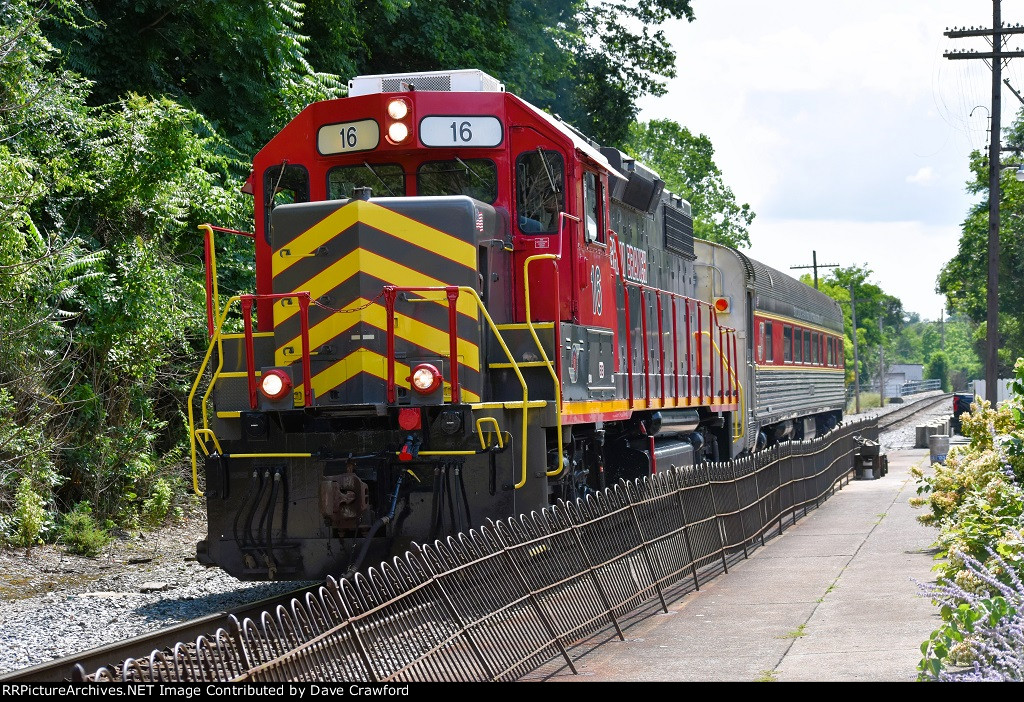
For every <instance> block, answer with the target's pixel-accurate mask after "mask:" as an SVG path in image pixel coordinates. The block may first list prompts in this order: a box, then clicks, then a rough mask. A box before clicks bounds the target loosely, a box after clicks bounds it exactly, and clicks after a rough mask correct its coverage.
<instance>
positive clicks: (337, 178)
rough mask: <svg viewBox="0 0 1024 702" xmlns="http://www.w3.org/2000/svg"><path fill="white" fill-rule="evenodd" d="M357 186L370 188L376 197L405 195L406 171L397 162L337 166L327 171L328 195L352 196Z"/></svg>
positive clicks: (334, 198) (335, 197) (340, 197)
mask: <svg viewBox="0 0 1024 702" xmlns="http://www.w3.org/2000/svg"><path fill="white" fill-rule="evenodd" d="M355 188H370V191H371V192H372V193H373V195H374V196H376V197H396V196H400V195H405V172H404V171H403V170H402V167H401V166H400V165H399V164H397V163H374V164H370V163H361V164H359V165H358V166H336V167H334V168H332V169H331V170H330V171H329V172H328V173H327V197H328V198H329V199H331V200H339V199H342V198H347V197H352V191H353V189H355Z"/></svg>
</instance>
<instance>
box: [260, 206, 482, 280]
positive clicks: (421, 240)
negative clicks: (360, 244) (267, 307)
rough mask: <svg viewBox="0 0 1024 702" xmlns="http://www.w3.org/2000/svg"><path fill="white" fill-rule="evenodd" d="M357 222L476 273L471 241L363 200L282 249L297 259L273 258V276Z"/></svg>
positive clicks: (316, 226) (329, 217) (311, 228)
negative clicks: (290, 252)
mask: <svg viewBox="0 0 1024 702" xmlns="http://www.w3.org/2000/svg"><path fill="white" fill-rule="evenodd" d="M357 222H362V223H364V224H367V225H369V226H371V227H374V228H376V229H379V230H381V231H382V232H385V233H387V234H388V235H390V236H393V237H395V238H397V239H400V240H402V241H404V242H406V243H408V244H411V245H413V246H415V247H417V248H421V249H425V250H426V251H429V252H430V253H432V254H434V255H437V256H441V257H443V258H446V259H448V260H449V261H451V262H452V263H455V264H457V265H459V266H464V267H466V268H469V269H470V270H472V269H473V265H472V264H467V261H469V262H473V263H475V261H476V250H475V247H474V246H473V244H471V243H470V242H468V241H463V240H462V239H460V238H458V237H455V236H452V235H451V234H447V233H445V232H443V231H441V230H439V229H435V228H433V227H431V226H429V225H426V224H424V223H422V222H419V221H417V220H415V219H411V218H409V217H406V216H405V215H402V214H399V213H397V212H395V211H393V210H389V209H387V208H386V207H382V206H381V205H377V204H375V203H372V202H365V201H363V200H353V201H352V202H349V203H348V204H347V205H344V206H342V207H340V208H339V209H337V210H336V211H334V212H333V213H331V214H330V215H328V216H327V217H325V218H324V219H322V220H320V222H318V223H317V224H315V225H313V226H312V227H310V228H309V229H307V230H306V231H305V232H303V233H301V234H299V235H298V236H297V237H295V238H294V239H292V240H291V241H290V242H288V243H287V244H285V245H284V246H283V247H282V248H287V249H290V250H291V251H292V252H293V253H294V254H296V255H293V256H280V255H278V252H279V251H280V249H279V250H278V251H275V252H274V256H273V275H274V276H277V275H278V274H279V273H282V272H284V271H286V270H288V269H289V268H291V267H292V266H293V265H295V264H296V263H298V262H299V261H301V260H302V257H301V254H305V253H309V252H310V251H315V250H316V249H318V248H319V247H321V246H323V245H324V244H326V243H327V242H328V241H330V240H331V239H333V238H334V237H336V236H337V235H338V234H339V233H341V232H343V231H344V230H346V229H348V228H349V227H351V226H352V225H354V224H356V223H357Z"/></svg>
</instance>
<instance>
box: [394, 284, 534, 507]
mask: <svg viewBox="0 0 1024 702" xmlns="http://www.w3.org/2000/svg"><path fill="white" fill-rule="evenodd" d="M397 288H398V290H403V291H411V292H416V293H418V294H419V295H421V296H423V299H430V298H427V297H426V296H424V295H423V293H425V292H427V293H429V292H445V293H446V290H447V289H446V288H434V287H430V288H415V287H414V288H407V287H405V286H397ZM458 290H459V292H460V293H468V294H469V295H471V296H472V298H473V300H474V301H475V302H476V306H477V309H478V310H479V312H480V314H481V315H482V316H483V318H484V320H485V321H486V322H487V326H488V328H489V329H490V330H491V333H492V334H494V338H495V340H496V341H497V342H498V344H499V345H500V346H501V350H502V351H503V352H504V354H505V358H507V359H508V361H509V363H508V367H509V368H511V369H512V370H513V371H514V372H515V374H516V378H518V380H519V384H520V385H521V386H522V388H523V399H522V401H520V402H514V401H513V402H499V403H493V402H475V403H469V407H470V408H471V409H472V410H473V411H476V410H481V409H495V408H497V407H501V408H503V409H521V410H522V412H523V442H522V449H523V450H522V454H523V457H522V472H521V477H520V479H519V481H518V482H516V484H515V486H514V487H515V489H517V490H518V489H519V488H521V487H523V486H524V485H526V476H527V470H526V465H527V451H526V449H527V416H526V413H527V410H529V409H531V408H534V407H544V406H545V405H547V402H545V401H544V400H536V401H533V402H531V401H530V397H529V389H528V388H527V386H526V378H524V377H523V372H522V370H520V368H519V364H518V363H516V360H515V357H514V356H513V355H512V352H511V351H510V350H509V348H508V345H507V344H506V343H505V339H504V338H503V337H502V335H501V331H500V330H499V329H498V325H497V324H495V323H494V320H493V319H492V318H491V315H490V314H489V313H488V312H487V307H486V306H485V305H484V301H483V300H482V299H480V294H479V293H478V292H477V291H476V289H474V288H472V287H469V286H468V285H460V286H458ZM452 333H454V330H453V331H452ZM451 363H458V359H454V358H453V359H451ZM495 424H497V422H496V421H495ZM476 453H477V452H476V451H420V452H419V453H418V455H420V456H467V455H476Z"/></svg>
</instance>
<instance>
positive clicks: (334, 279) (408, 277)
mask: <svg viewBox="0 0 1024 702" xmlns="http://www.w3.org/2000/svg"><path fill="white" fill-rule="evenodd" d="M358 273H366V274H367V275H371V276H373V277H375V278H379V279H380V280H387V281H391V282H392V284H394V285H399V286H408V287H444V286H445V285H446V283H444V282H442V281H440V280H436V279H434V278H431V277H430V276H428V275H424V274H422V273H420V272H419V271H417V270H415V269H412V268H409V267H407V266H403V265H401V264H399V263H398V262H397V261H392V260H389V259H386V258H384V257H383V256H380V255H378V254H375V253H373V252H372V251H367V250H366V249H356V250H355V251H352V252H351V253H349V254H347V255H346V256H344V257H343V258H342V259H341V260H340V261H338V262H337V263H334V264H332V265H331V266H330V267H329V268H327V269H326V270H324V271H323V272H322V273H320V274H318V275H316V276H314V277H313V278H311V279H310V280H308V281H306V282H305V283H303V284H300V285H297V286H295V289H296V290H308V291H309V294H310V295H311V296H312V297H313V299H314V300H315V299H317V298H319V297H322V296H324V295H326V294H327V293H328V292H330V291H331V290H333V289H334V288H336V287H338V286H339V285H342V284H343V283H345V281H347V280H348V279H349V278H351V277H352V276H354V275H357V274H358ZM423 294H424V296H427V297H429V299H430V301H431V302H433V303H435V304H438V305H441V306H443V307H445V308H447V307H448V298H447V297H445V296H444V293H423ZM290 302H291V304H281V303H280V302H278V303H277V304H275V305H274V325H275V326H276V325H278V324H281V323H282V322H284V321H285V320H287V319H290V318H291V317H292V316H293V315H296V314H298V313H299V306H298V304H297V303H296V302H295V301H294V300H290ZM455 308H456V309H457V310H458V311H459V312H461V313H462V314H464V315H466V316H467V317H470V318H472V319H476V316H477V310H476V300H474V299H473V296H472V295H468V294H466V293H460V294H459V300H458V302H457V303H456V305H455Z"/></svg>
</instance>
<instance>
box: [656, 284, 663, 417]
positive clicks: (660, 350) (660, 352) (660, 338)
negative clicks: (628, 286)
mask: <svg viewBox="0 0 1024 702" xmlns="http://www.w3.org/2000/svg"><path fill="white" fill-rule="evenodd" d="M654 294H655V296H656V297H657V300H658V370H659V371H660V372H661V406H662V407H664V406H665V334H664V333H663V332H662V326H661V291H660V290H656V291H655V292H654Z"/></svg>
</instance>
